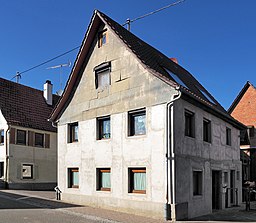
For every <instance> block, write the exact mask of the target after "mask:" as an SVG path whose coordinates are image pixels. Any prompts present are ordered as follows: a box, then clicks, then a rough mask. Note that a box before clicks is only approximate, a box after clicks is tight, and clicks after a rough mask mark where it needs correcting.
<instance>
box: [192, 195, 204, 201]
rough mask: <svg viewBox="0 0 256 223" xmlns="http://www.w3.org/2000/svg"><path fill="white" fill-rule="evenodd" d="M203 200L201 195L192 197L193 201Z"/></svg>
mask: <svg viewBox="0 0 256 223" xmlns="http://www.w3.org/2000/svg"><path fill="white" fill-rule="evenodd" d="M201 199H203V195H201V194H200V195H193V200H201Z"/></svg>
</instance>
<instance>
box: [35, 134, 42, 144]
mask: <svg viewBox="0 0 256 223" xmlns="http://www.w3.org/2000/svg"><path fill="white" fill-rule="evenodd" d="M35 146H37V147H44V134H41V133H35Z"/></svg>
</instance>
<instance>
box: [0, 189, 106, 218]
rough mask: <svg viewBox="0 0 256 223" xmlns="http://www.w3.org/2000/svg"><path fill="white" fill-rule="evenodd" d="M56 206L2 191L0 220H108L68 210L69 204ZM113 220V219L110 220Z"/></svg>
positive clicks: (0, 194)
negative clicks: (91, 217) (92, 217)
mask: <svg viewBox="0 0 256 223" xmlns="http://www.w3.org/2000/svg"><path fill="white" fill-rule="evenodd" d="M60 207H61V205H60V204H59V205H58V206H56V205H55V206H54V205H53V204H51V202H45V201H43V200H41V201H40V199H36V198H32V199H31V198H29V197H26V196H18V195H13V194H8V193H3V192H0V216H1V218H0V222H1V223H8V222H10V223H11V222H12V223H23V222H24V223H41V222H42V223H47V222H51V223H55V222H56V223H60V222H65V223H71V222H76V223H80V222H81V223H82V222H83V223H95V222H107V221H100V219H97V218H95V219H89V217H88V216H85V215H83V214H78V213H75V212H71V211H68V210H67V208H68V205H66V206H65V205H63V209H62V208H60ZM109 222H111V221H109Z"/></svg>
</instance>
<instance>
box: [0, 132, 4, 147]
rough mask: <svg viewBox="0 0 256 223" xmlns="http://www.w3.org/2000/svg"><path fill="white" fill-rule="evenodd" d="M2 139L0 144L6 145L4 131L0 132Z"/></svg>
mask: <svg viewBox="0 0 256 223" xmlns="http://www.w3.org/2000/svg"><path fill="white" fill-rule="evenodd" d="M0 134H1V138H0V144H4V130H3V129H2V130H0Z"/></svg>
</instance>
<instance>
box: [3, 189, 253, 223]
mask: <svg viewBox="0 0 256 223" xmlns="http://www.w3.org/2000/svg"><path fill="white" fill-rule="evenodd" d="M0 216H1V217H0V223H48V222H51V223H82V222H83V223H164V222H167V221H163V220H162V221H161V220H157V219H152V218H146V217H142V216H137V215H132V214H126V213H121V212H117V211H111V210H106V209H101V208H93V207H89V206H81V205H76V204H69V203H64V202H62V201H56V199H55V193H54V192H53V191H22V190H0ZM168 222H170V223H171V221H168ZM185 222H186V223H187V222H188V223H194V222H197V223H198V222H199V223H203V222H208V223H211V222H217V223H222V222H225V223H227V222H256V202H252V203H251V210H250V211H245V206H244V204H241V205H240V206H239V207H232V208H228V209H224V210H218V211H214V212H213V213H212V214H209V215H205V216H201V217H198V218H195V219H191V220H189V221H177V223H185Z"/></svg>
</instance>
